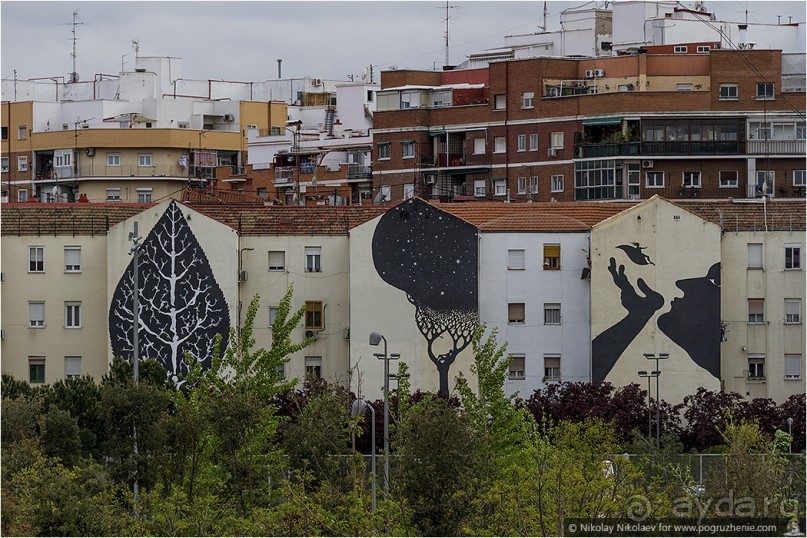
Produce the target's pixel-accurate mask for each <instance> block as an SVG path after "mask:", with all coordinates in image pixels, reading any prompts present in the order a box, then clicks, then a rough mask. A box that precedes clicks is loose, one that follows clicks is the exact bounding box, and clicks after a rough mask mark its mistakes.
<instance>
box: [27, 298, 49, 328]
mask: <svg viewBox="0 0 807 538" xmlns="http://www.w3.org/2000/svg"><path fill="white" fill-rule="evenodd" d="M28 326H29V327H44V326H45V302H44V301H30V302H29V303H28Z"/></svg>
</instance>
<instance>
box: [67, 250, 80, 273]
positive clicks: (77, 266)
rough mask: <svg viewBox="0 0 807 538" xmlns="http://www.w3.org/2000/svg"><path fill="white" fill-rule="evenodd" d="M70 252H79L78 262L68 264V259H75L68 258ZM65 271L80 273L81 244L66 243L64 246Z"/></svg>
mask: <svg viewBox="0 0 807 538" xmlns="http://www.w3.org/2000/svg"><path fill="white" fill-rule="evenodd" d="M68 252H78V264H74V263H71V264H68V263H67V262H68V261H73V260H68V259H67V257H68V254H67V253H68ZM64 272H65V273H80V272H81V247H80V246H71V245H66V246H65V247H64Z"/></svg>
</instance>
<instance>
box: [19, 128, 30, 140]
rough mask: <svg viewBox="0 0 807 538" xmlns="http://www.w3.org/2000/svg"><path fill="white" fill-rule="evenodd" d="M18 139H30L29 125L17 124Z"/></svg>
mask: <svg viewBox="0 0 807 538" xmlns="http://www.w3.org/2000/svg"><path fill="white" fill-rule="evenodd" d="M17 140H28V126H27V125H17Z"/></svg>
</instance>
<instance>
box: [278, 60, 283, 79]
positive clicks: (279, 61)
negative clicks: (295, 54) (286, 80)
mask: <svg viewBox="0 0 807 538" xmlns="http://www.w3.org/2000/svg"><path fill="white" fill-rule="evenodd" d="M282 62H283V58H278V59H277V79H278V80H280V79H281V78H283V77H281V76H280V64H281V63H282Z"/></svg>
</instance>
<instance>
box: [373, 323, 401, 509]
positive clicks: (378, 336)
mask: <svg viewBox="0 0 807 538" xmlns="http://www.w3.org/2000/svg"><path fill="white" fill-rule="evenodd" d="M382 340H383V341H384V353H373V355H374V356H375V357H376V358H377V359H379V360H382V361H384V495H385V496H389V379H390V375H389V361H391V360H398V359H399V358H401V354H400V353H392V354H390V355H388V354H387V339H386V338H384V335H383V334H381V333H379V332H375V331H373V332H372V333H370V345H371V346H377V345H378V344H379V343H380V342H381V341H382Z"/></svg>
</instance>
